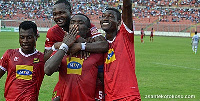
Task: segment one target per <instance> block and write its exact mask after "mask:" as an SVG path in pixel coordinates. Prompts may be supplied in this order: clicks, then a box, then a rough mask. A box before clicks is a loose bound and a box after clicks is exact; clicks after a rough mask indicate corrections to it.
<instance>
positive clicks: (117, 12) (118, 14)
mask: <svg viewBox="0 0 200 101" xmlns="http://www.w3.org/2000/svg"><path fill="white" fill-rule="evenodd" d="M106 10H112V11H115V12H116V14H117V20H120V21H121V13H120V12H119V10H117V9H116V8H106Z"/></svg>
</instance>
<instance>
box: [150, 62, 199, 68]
mask: <svg viewBox="0 0 200 101" xmlns="http://www.w3.org/2000/svg"><path fill="white" fill-rule="evenodd" d="M152 63H154V64H158V65H164V66H173V67H179V68H186V69H193V70H200V69H198V68H190V67H185V66H177V65H171V64H163V63H157V62H152Z"/></svg>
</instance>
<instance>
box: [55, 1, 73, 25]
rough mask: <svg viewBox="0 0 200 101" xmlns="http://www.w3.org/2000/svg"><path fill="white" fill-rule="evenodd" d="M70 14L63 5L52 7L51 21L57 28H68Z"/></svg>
mask: <svg viewBox="0 0 200 101" xmlns="http://www.w3.org/2000/svg"><path fill="white" fill-rule="evenodd" d="M70 17H71V12H70V10H69V9H68V8H67V7H66V5H65V4H64V3H59V4H56V5H54V7H53V19H54V21H55V22H56V24H57V25H58V26H59V27H69V23H70Z"/></svg>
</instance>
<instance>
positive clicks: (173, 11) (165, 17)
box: [0, 0, 200, 23]
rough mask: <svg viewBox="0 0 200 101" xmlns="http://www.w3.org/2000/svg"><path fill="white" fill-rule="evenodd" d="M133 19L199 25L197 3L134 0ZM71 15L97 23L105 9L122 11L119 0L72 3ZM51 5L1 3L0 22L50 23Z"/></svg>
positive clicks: (188, 0) (175, 0)
mask: <svg viewBox="0 0 200 101" xmlns="http://www.w3.org/2000/svg"><path fill="white" fill-rule="evenodd" d="M132 2H133V3H132V4H133V17H134V18H135V19H141V18H148V19H149V21H150V19H151V18H157V19H158V20H159V21H160V22H170V21H172V22H179V21H181V20H183V19H185V20H190V21H191V22H196V23H199V21H200V7H199V6H200V0H133V1H132ZM71 3H72V9H73V12H72V13H73V14H75V13H84V14H86V15H87V16H88V17H89V18H90V19H91V20H97V19H98V18H99V16H100V15H101V14H102V12H103V11H104V10H105V8H107V7H110V6H112V7H116V8H118V9H119V10H120V11H121V9H122V8H121V5H122V3H121V1H120V0H106V1H104V0H99V1H98V0H96V1H95V0H93V1H92V2H89V1H87V2H84V1H82V2H77V1H74V2H73V1H72V2H71ZM53 4H54V3H53V2H48V3H41V2H39V3H38V2H35V3H32V2H16V1H15V2H12V1H11V2H6V3H5V2H0V19H14V20H24V19H43V20H51V18H52V7H53Z"/></svg>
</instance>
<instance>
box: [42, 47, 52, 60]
mask: <svg viewBox="0 0 200 101" xmlns="http://www.w3.org/2000/svg"><path fill="white" fill-rule="evenodd" d="M52 53H53V50H52V49H50V50H47V49H45V50H44V61H47V60H48V59H49V58H50V57H51V54H52Z"/></svg>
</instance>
